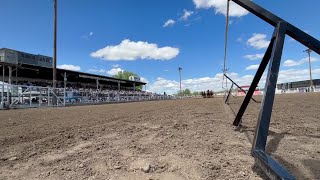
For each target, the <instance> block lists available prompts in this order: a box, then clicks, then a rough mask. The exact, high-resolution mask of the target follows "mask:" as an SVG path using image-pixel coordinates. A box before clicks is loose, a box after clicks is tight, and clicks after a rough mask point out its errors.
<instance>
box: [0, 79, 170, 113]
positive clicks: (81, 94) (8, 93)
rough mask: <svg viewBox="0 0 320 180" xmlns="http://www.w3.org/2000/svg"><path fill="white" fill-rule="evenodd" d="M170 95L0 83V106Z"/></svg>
mask: <svg viewBox="0 0 320 180" xmlns="http://www.w3.org/2000/svg"><path fill="white" fill-rule="evenodd" d="M171 98H172V97H171V96H167V95H158V94H152V93H146V92H137V91H131V92H126V91H120V92H118V91H108V90H106V91H93V90H74V89H65V88H55V89H54V88H52V87H39V86H22V85H10V84H0V109H10V108H36V107H54V106H56V107H59V106H66V105H71V104H74V105H76V104H98V103H113V102H114V103H116V102H132V101H150V100H164V99H171Z"/></svg>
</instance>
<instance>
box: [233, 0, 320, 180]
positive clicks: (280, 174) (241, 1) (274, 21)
mask: <svg viewBox="0 0 320 180" xmlns="http://www.w3.org/2000/svg"><path fill="white" fill-rule="evenodd" d="M232 1H233V2H235V3H236V4H238V5H240V6H241V7H243V8H245V9H246V10H248V11H250V12H251V13H253V14H254V15H256V16H258V17H259V18H261V19H262V20H264V21H266V22H267V23H269V24H271V25H272V26H274V27H275V30H274V33H273V35H272V38H271V41H270V44H269V46H268V48H267V51H266V53H265V54H264V57H263V58H262V61H261V63H260V65H259V68H258V70H257V72H256V74H255V76H254V78H253V80H252V83H251V85H250V88H249V90H248V92H247V94H246V97H245V98H244V100H243V102H242V104H241V107H240V109H239V111H238V113H237V115H236V118H235V120H234V122H233V125H235V126H239V125H240V124H241V122H242V120H241V119H242V116H243V114H244V112H245V111H246V109H247V106H248V104H249V102H250V99H251V98H252V96H253V93H254V90H255V89H256V87H257V85H258V83H259V81H260V79H261V77H262V74H263V72H264V71H265V69H266V67H267V65H268V63H269V69H268V75H267V79H266V84H265V90H264V91H265V92H264V95H263V100H262V103H261V108H260V113H259V117H258V122H257V126H256V130H255V137H254V142H253V145H252V151H251V154H252V155H253V157H254V158H255V160H256V162H257V164H258V165H259V166H260V167H261V169H262V170H263V171H264V172H265V173H266V175H268V176H269V178H270V179H295V177H294V176H293V175H291V173H290V172H289V171H287V169H286V168H284V167H283V166H282V165H280V164H279V163H278V162H277V161H275V160H274V159H273V158H272V157H271V156H269V155H268V154H267V153H266V152H265V148H266V144H267V137H268V132H269V126H270V119H271V114H272V108H273V103H274V96H275V89H276V85H277V80H278V74H279V68H280V63H281V56H282V50H283V45H284V39H285V35H289V36H290V37H292V38H293V39H295V40H296V41H298V42H300V43H301V44H303V45H305V46H306V47H308V48H309V49H311V50H313V51H314V52H316V53H317V54H320V41H319V40H317V39H316V38H314V37H312V36H310V35H309V34H307V33H305V32H303V31H302V30H300V29H299V28H297V27H295V26H293V25H292V24H290V23H288V22H286V21H285V20H283V19H281V18H279V17H278V16H276V15H274V14H272V13H271V12H269V11H267V10H266V9H264V8H262V7H260V6H258V5H257V4H255V3H254V2H251V1H250V0H232Z"/></svg>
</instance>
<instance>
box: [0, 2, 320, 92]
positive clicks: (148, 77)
mask: <svg viewBox="0 0 320 180" xmlns="http://www.w3.org/2000/svg"><path fill="white" fill-rule="evenodd" d="M254 2H255V3H257V4H259V5H261V6H262V7H264V8H266V9H268V10H269V11H271V12H273V13H275V14H277V15H278V16H280V17H281V18H283V19H285V20H287V21H288V22H290V23H292V24H293V25H295V26H297V27H299V28H300V29H302V30H304V31H306V32H308V33H309V34H310V35H312V36H313V37H315V38H317V39H319V38H320V23H319V19H318V16H317V13H316V12H317V11H318V7H319V6H320V2H319V1H318V0H309V1H308V3H302V2H301V1H299V0H282V1H263V0H254ZM224 12H225V1H224V0H183V1H172V0H153V1H150V0H136V1H131V0H94V1H93V0H91V1H89V0H86V1H78V0H58V57H57V58H58V65H60V66H59V67H62V68H69V69H73V70H79V71H83V72H90V73H95V74H104V75H107V76H111V75H112V74H114V73H116V72H118V71H121V70H128V71H133V72H136V73H137V74H139V75H140V76H141V77H143V80H145V81H147V82H148V85H147V89H148V90H150V91H156V92H163V91H166V92H167V93H175V92H177V91H178V89H179V83H178V81H179V76H178V67H179V66H181V67H182V68H183V70H182V79H183V81H182V84H183V88H190V89H191V90H192V91H195V90H197V91H200V90H206V89H214V90H219V89H221V88H220V86H221V72H222V63H223V48H224V28H225V15H224V14H223V13H224ZM231 15H232V17H231V18H230V26H229V46H228V58H227V67H228V68H229V74H230V76H232V77H233V78H234V79H235V80H236V81H237V82H238V83H239V84H242V85H247V84H249V83H250V81H251V80H252V77H253V75H254V73H255V69H256V65H257V64H259V62H260V60H261V54H264V52H265V50H266V45H267V44H268V41H269V39H270V36H271V34H272V32H273V27H271V26H270V25H269V24H267V23H265V22H264V21H262V20H260V19H258V18H257V17H255V16H254V15H252V14H250V13H247V12H245V11H244V10H243V9H242V8H240V7H238V6H234V5H232V6H231ZM0 17H3V18H1V24H2V25H1V28H0V47H7V48H12V49H17V50H20V51H25V52H29V53H34V54H44V55H48V56H52V51H53V50H52V47H53V40H52V38H53V36H52V35H53V0H28V1H25V0H1V11H0ZM305 49H306V48H305V47H304V46H303V45H300V44H299V43H298V42H296V41H294V40H292V39H291V38H290V37H286V43H285V48H284V52H283V56H282V64H281V69H280V70H281V71H280V76H279V82H287V81H294V80H306V79H308V78H309V76H308V63H307V62H306V59H305V58H306V57H307V54H306V53H304V52H302V51H303V50H305ZM319 60H320V57H319V55H317V54H315V53H312V61H313V62H312V69H313V77H314V78H320V62H319ZM261 85H263V81H262V83H261Z"/></svg>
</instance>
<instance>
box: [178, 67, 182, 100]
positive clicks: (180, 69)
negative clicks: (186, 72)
mask: <svg viewBox="0 0 320 180" xmlns="http://www.w3.org/2000/svg"><path fill="white" fill-rule="evenodd" d="M178 70H179V77H180V95H182V89H181V71H182V67H179V68H178Z"/></svg>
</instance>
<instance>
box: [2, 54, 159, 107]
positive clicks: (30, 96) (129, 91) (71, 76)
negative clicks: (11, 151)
mask: <svg viewBox="0 0 320 180" xmlns="http://www.w3.org/2000/svg"><path fill="white" fill-rule="evenodd" d="M52 62H53V60H52V58H51V57H48V56H43V55H35V54H30V53H25V52H21V51H17V50H13V49H8V48H2V49H0V67H1V68H0V74H1V76H2V77H1V79H0V81H2V83H0V94H1V97H0V98H1V105H2V106H0V107H3V104H4V102H6V104H7V106H11V107H13V106H14V105H16V106H15V107H21V106H23V107H24V104H28V107H30V106H31V107H35V106H43V105H42V104H46V105H50V104H51V105H52V103H53V99H54V97H56V98H58V100H59V101H58V104H59V102H60V105H63V106H64V105H66V104H68V103H76V102H78V103H84V102H86V103H97V102H112V101H115V102H118V101H139V100H152V99H165V97H163V95H158V94H154V93H149V92H144V91H141V89H143V88H142V87H143V86H145V85H146V83H145V82H141V81H140V80H139V78H131V80H124V79H118V78H113V77H108V76H102V75H96V74H90V73H85V72H77V71H71V70H66V69H59V68H58V69H57V88H56V89H53V88H52ZM138 86H139V87H140V88H137V87H138Z"/></svg>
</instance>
